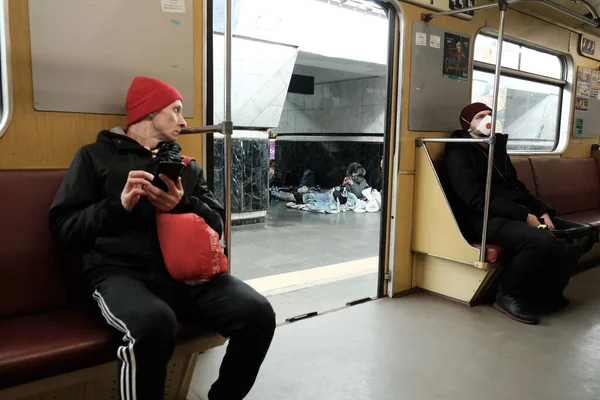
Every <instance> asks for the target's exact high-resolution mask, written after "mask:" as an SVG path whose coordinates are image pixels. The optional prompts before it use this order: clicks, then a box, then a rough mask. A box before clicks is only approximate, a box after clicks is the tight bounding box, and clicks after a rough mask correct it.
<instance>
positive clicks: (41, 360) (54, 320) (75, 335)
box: [0, 310, 119, 389]
mask: <svg viewBox="0 0 600 400" xmlns="http://www.w3.org/2000/svg"><path fill="white" fill-rule="evenodd" d="M118 343H119V336H118V333H117V332H116V331H115V333H114V334H113V332H111V330H110V329H107V327H105V326H103V324H102V321H101V320H95V319H94V318H92V317H90V316H88V315H87V314H85V313H83V312H81V311H74V310H63V311H52V312H46V313H44V314H39V315H31V316H26V317H17V318H9V319H4V320H2V321H1V322H0V389H2V388H6V387H10V386H15V385H18V384H21V383H25V382H30V381H33V380H37V379H41V378H45V377H48V376H53V375H58V374H62V373H66V372H70V371H75V370H77V369H80V368H86V367H91V366H94V365H98V364H101V363H104V362H108V361H111V360H114V359H116V352H115V349H116V348H117V346H118Z"/></svg>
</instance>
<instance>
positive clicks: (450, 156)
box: [445, 130, 554, 229]
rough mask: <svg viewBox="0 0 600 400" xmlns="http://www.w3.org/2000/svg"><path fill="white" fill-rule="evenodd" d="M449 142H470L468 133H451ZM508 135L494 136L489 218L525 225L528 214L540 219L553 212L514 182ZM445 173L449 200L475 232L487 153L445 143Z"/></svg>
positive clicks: (476, 147)
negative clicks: (508, 148) (450, 198)
mask: <svg viewBox="0 0 600 400" xmlns="http://www.w3.org/2000/svg"><path fill="white" fill-rule="evenodd" d="M451 137H453V138H471V136H470V135H469V133H468V132H466V131H463V130H458V131H455V132H454V133H453V134H452V136H451ZM507 140H508V135H504V134H496V146H495V149H494V169H493V174H492V187H491V193H490V208H489V218H490V220H492V219H493V218H498V217H500V218H505V219H510V220H517V221H523V222H525V221H526V220H527V215H528V214H533V215H535V216H537V217H541V216H542V215H543V214H545V213H548V215H550V217H553V216H554V210H553V209H552V208H551V207H550V206H549V205H547V204H546V203H544V202H543V201H542V200H540V199H539V198H537V197H536V196H535V195H534V194H533V193H531V191H529V189H527V187H526V186H525V184H524V183H522V182H521V181H519V180H518V179H517V171H516V170H515V167H514V166H513V164H512V162H511V160H510V157H509V156H508V153H507V150H506V142H507ZM445 152H446V160H445V169H446V172H447V174H448V180H449V183H450V185H451V187H452V189H453V191H454V193H453V195H454V196H453V197H454V198H455V199H456V200H457V202H458V204H456V205H454V204H453V206H458V207H460V208H461V210H460V214H461V215H463V216H465V217H466V218H467V220H468V221H463V222H467V224H468V225H470V226H471V227H472V228H475V227H477V228H479V229H480V224H481V221H482V220H483V210H484V199H485V184H486V178H487V164H488V151H487V149H486V148H484V147H482V146H480V145H479V144H476V143H448V144H447V145H446V149H445Z"/></svg>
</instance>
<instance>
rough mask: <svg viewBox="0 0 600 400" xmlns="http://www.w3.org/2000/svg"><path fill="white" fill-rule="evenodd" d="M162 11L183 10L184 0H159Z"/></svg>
mask: <svg viewBox="0 0 600 400" xmlns="http://www.w3.org/2000/svg"><path fill="white" fill-rule="evenodd" d="M161 5H162V10H163V12H176V13H184V12H185V0H161Z"/></svg>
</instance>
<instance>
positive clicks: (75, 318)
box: [0, 170, 214, 389]
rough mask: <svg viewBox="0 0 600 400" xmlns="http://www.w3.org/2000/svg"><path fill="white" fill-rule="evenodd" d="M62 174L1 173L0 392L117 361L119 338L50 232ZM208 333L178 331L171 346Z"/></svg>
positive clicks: (54, 172)
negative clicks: (49, 220) (104, 318)
mask: <svg viewBox="0 0 600 400" xmlns="http://www.w3.org/2000/svg"><path fill="white" fill-rule="evenodd" d="M65 173H66V171H65V170H0V193H2V207H0V227H2V229H0V389H4V388H7V387H11V386H15V385H18V384H23V383H27V382H32V381H35V380H38V379H42V378H46V377H51V376H55V375H58V374H62V373H68V372H72V371H76V370H78V369H82V368H87V367H91V366H95V365H99V364H102V363H105V362H109V361H113V360H116V358H117V348H118V346H119V345H121V344H122V343H123V342H122V337H123V335H122V334H120V333H119V332H117V331H116V330H114V329H113V328H111V327H109V326H108V325H106V323H105V322H104V320H103V319H102V318H101V317H100V316H99V313H98V309H97V306H96V304H95V303H94V302H93V300H92V296H91V295H90V293H89V292H87V291H86V290H85V286H84V284H83V282H82V280H81V277H80V275H79V271H80V270H81V267H80V266H79V265H77V264H78V262H77V261H78V260H73V259H72V258H71V257H67V256H66V255H65V254H64V253H63V252H62V251H60V249H59V247H58V246H57V245H56V243H55V242H54V240H53V239H52V237H51V235H50V228H49V226H48V211H49V209H50V207H51V204H52V200H53V199H54V196H55V194H56V191H57V189H58V187H59V185H60V183H61V181H62V179H63V177H64V176H65ZM212 335H214V333H210V332H207V331H206V330H203V329H195V328H194V327H190V328H186V329H182V328H180V329H179V331H178V343H181V342H182V341H187V340H192V339H196V338H201V337H207V336H212Z"/></svg>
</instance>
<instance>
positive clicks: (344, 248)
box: [231, 202, 381, 280]
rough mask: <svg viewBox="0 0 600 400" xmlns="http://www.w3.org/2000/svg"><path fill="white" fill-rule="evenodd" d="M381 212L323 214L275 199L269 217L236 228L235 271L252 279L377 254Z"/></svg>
mask: <svg viewBox="0 0 600 400" xmlns="http://www.w3.org/2000/svg"><path fill="white" fill-rule="evenodd" d="M380 216H381V214H380V213H355V212H346V213H340V214H327V215H322V214H315V213H310V212H306V211H298V210H293V209H288V208H286V206H285V203H283V202H272V203H271V207H270V208H269V210H268V213H267V220H266V222H265V223H263V224H253V225H246V226H237V227H234V229H233V230H232V232H231V236H232V238H231V242H232V259H231V260H232V263H231V268H232V273H233V275H235V276H237V277H238V278H240V279H243V280H246V279H253V278H259V277H263V276H270V275H276V274H282V273H286V272H293V271H299V270H303V269H307V268H315V267H321V266H325V265H331V264H338V263H343V262H346V261H353V260H357V259H361V258H368V257H375V256H377V254H378V253H379V220H380Z"/></svg>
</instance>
